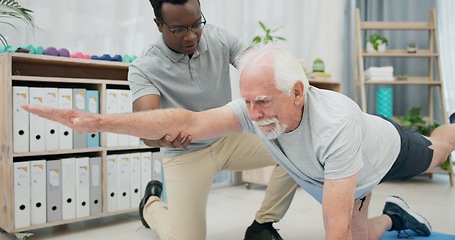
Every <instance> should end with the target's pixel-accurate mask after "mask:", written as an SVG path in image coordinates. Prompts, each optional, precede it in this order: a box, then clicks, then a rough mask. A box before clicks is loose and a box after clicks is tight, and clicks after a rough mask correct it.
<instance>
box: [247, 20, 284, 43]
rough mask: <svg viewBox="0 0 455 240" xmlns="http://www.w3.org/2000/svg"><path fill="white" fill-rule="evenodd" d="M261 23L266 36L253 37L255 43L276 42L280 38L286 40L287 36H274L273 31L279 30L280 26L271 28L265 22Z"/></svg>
mask: <svg viewBox="0 0 455 240" xmlns="http://www.w3.org/2000/svg"><path fill="white" fill-rule="evenodd" d="M259 25H260V26H261V28H262V30H264V33H265V36H256V37H254V38H253V44H259V43H261V42H262V43H264V44H267V43H269V42H276V41H278V40H282V41H286V38H284V37H279V36H274V35H272V33H274V32H276V31H278V30H279V29H280V28H275V29H270V28H267V27H266V26H265V24H264V23H263V22H261V21H259Z"/></svg>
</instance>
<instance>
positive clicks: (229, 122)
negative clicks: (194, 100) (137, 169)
mask: <svg viewBox="0 0 455 240" xmlns="http://www.w3.org/2000/svg"><path fill="white" fill-rule="evenodd" d="M21 106H22V107H23V108H24V109H25V110H26V111H29V112H30V113H34V114H37V115H38V116H41V117H44V118H47V119H50V120H53V121H56V122H59V123H61V124H63V125H66V126H68V127H70V128H72V129H74V130H76V131H79V132H82V133H93V132H112V133H120V134H128V135H132V136H136V137H140V138H145V139H152V140H157V139H161V138H162V137H163V136H164V135H166V134H169V135H170V136H171V138H172V139H174V138H176V136H178V134H179V133H181V132H186V133H188V135H191V136H192V137H193V139H194V140H202V139H209V138H213V137H218V136H223V135H229V134H234V133H241V132H242V129H241V126H240V123H239V122H238V120H237V117H236V116H235V114H234V112H233V111H232V110H231V108H229V107H228V106H223V107H219V108H215V109H210V110H207V111H203V112H192V111H189V110H185V109H157V110H151V111H142V112H134V113H123V114H107V115H101V114H91V113H88V112H84V111H78V110H74V109H55V108H47V107H42V106H32V105H26V104H23V105H21Z"/></svg>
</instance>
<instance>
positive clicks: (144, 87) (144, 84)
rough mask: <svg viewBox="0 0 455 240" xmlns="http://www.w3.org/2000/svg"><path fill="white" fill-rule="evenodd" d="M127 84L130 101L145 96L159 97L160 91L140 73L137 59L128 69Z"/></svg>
mask: <svg viewBox="0 0 455 240" xmlns="http://www.w3.org/2000/svg"><path fill="white" fill-rule="evenodd" d="M128 84H129V87H130V89H131V94H132V101H135V100H136V99H138V98H140V97H142V96H145V95H150V94H154V95H160V91H159V90H158V89H157V88H156V87H155V85H153V84H152V82H151V81H150V79H149V78H148V77H147V75H146V74H144V72H143V71H141V68H140V60H139V59H138V60H137V61H136V62H135V63H133V64H131V65H130V67H129V68H128Z"/></svg>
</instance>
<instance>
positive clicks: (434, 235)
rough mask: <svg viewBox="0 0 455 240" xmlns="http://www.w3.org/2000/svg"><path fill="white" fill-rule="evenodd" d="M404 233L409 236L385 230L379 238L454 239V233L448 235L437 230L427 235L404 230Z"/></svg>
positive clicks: (387, 239)
mask: <svg viewBox="0 0 455 240" xmlns="http://www.w3.org/2000/svg"><path fill="white" fill-rule="evenodd" d="M406 233H407V234H408V235H409V237H410V238H406V237H402V238H399V237H398V235H397V234H398V232H397V231H391V232H385V233H384V236H382V238H381V240H396V239H418V240H424V239H425V240H455V235H449V234H444V233H438V232H432V233H431V236H429V237H420V236H416V234H415V233H414V232H413V231H410V230H409V231H406ZM401 235H404V236H407V235H405V233H403V232H401V233H400V236H401Z"/></svg>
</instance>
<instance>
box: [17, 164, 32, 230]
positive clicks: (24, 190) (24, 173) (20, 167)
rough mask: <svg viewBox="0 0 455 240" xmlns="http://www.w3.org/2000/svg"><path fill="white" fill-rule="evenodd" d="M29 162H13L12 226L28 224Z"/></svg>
mask: <svg viewBox="0 0 455 240" xmlns="http://www.w3.org/2000/svg"><path fill="white" fill-rule="evenodd" d="M30 214H31V211H30V162H15V163H14V227H15V228H21V227H27V226H30Z"/></svg>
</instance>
